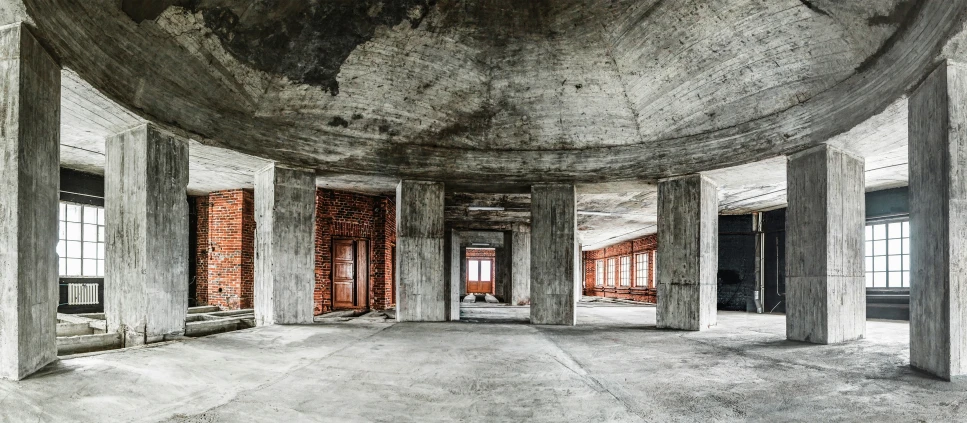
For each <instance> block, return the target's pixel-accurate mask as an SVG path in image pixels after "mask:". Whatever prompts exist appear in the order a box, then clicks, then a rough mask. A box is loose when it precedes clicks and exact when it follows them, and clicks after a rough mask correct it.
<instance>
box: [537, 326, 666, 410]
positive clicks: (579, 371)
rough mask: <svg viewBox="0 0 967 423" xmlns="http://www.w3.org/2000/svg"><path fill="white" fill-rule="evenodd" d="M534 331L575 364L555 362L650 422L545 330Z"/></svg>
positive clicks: (631, 402) (597, 390)
mask: <svg viewBox="0 0 967 423" xmlns="http://www.w3.org/2000/svg"><path fill="white" fill-rule="evenodd" d="M534 329H535V332H537V334H539V335H540V336H541V337H543V338H544V339H545V340H547V342H549V343H550V344H551V345H553V346H554V348H556V349H557V350H558V351H559V352H560V354H561V355H563V356H564V358H566V359H567V360H568V361H569V362H571V363H573V364H574V366H571V365H569V364H568V363H565V362H563V361H561V360H560V359H558V358H557V357H552V358H553V359H554V361H557V362H558V363H560V364H561V365H562V366H564V368H566V369H568V370H570V371H571V372H572V373H574V374H575V375H577V376H578V377H579V378H581V380H582V381H583V382H584V383H586V384H587V385H588V386H589V387H591V389H594V390H595V391H596V392H606V393H607V394H608V395H610V396H611V397H612V398H614V399H615V401H617V402H618V403H619V404H621V405H622V406H623V407H624V408H625V409H626V410H627V411H628V412H629V413H631V414H634V415H635V416H638V417H639V418H640V419H641V420H642V421H648V420H647V418H646V416H647V413H645V412H644V411H643V410H641V409H639V408H638V407H637V406H636V405H635V404H634V403H633V401H632V400H630V399H628V398H624V395H618V394H616V393H615V392H614V390H612V388H611V387H609V386H607V385H605V384H604V383H602V382H601V381H600V380H598V379H597V378H596V377H594V376H592V375H591V374H590V373H589V372H588V371H587V369H585V367H584V365H583V364H581V362H579V361H578V360H577V359H575V358H574V356H573V355H571V353H569V352H567V351H565V350H564V348H562V347H561V345H560V344H558V343H557V342H556V341H554V339H553V338H551V337H550V336H548V335H547V333H545V332H544V330H542V329H541V328H539V327H535V328H534ZM575 367H576V369H575Z"/></svg>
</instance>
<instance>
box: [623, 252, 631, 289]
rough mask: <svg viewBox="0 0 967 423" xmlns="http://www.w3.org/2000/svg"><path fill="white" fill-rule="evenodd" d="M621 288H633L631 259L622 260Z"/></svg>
mask: <svg viewBox="0 0 967 423" xmlns="http://www.w3.org/2000/svg"><path fill="white" fill-rule="evenodd" d="M621 286H631V257H622V258H621Z"/></svg>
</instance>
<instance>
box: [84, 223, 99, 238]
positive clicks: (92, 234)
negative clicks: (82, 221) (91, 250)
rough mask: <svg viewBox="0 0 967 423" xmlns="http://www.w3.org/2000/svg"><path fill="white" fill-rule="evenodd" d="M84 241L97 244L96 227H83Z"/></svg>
mask: <svg viewBox="0 0 967 423" xmlns="http://www.w3.org/2000/svg"><path fill="white" fill-rule="evenodd" d="M84 241H87V242H97V225H84Z"/></svg>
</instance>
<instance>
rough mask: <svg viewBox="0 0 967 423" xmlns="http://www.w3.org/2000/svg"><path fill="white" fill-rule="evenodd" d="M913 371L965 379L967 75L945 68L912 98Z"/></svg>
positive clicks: (955, 68)
mask: <svg viewBox="0 0 967 423" xmlns="http://www.w3.org/2000/svg"><path fill="white" fill-rule="evenodd" d="M909 109H910V110H909V113H910V115H909V122H910V123H909V125H910V143H909V150H910V165H909V166H910V233H911V234H912V235H911V237H910V246H911V256H910V263H911V265H912V272H911V274H910V365H911V366H913V367H914V368H917V369H920V370H923V371H925V372H927V373H930V374H933V375H936V376H938V377H941V378H944V379H948V380H949V379H950V378H952V377H953V376H958V375H963V374H965V373H967V312H965V310H967V132H965V131H964V128H967V67H965V66H964V65H962V64H959V63H952V62H944V63H942V64H941V65H940V66H939V67H938V68H937V70H935V71H934V72H933V73H932V74H930V76H928V77H927V79H926V80H925V81H924V82H923V84H922V85H920V87H919V88H917V89H916V91H915V92H914V93H913V95H912V96H911V97H910V102H909Z"/></svg>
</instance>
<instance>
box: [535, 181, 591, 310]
mask: <svg viewBox="0 0 967 423" xmlns="http://www.w3.org/2000/svg"><path fill="white" fill-rule="evenodd" d="M531 216H532V223H531V254H530V256H531V263H530V264H531V272H530V274H531V289H530V291H531V308H530V318H531V323H533V324H536V325H572V326H573V325H574V324H576V323H577V313H576V311H575V308H576V306H577V301H578V299H579V298H580V290H579V289H578V285H579V284H580V277H579V276H580V272H579V269H580V265H579V264H578V263H579V262H580V257H579V256H580V250H579V246H578V232H577V192H576V191H575V189H574V185H567V184H540V185H534V186H533V187H531Z"/></svg>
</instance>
